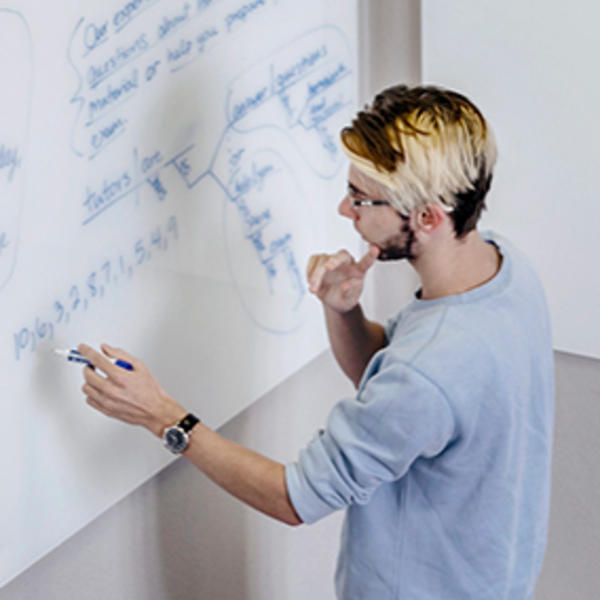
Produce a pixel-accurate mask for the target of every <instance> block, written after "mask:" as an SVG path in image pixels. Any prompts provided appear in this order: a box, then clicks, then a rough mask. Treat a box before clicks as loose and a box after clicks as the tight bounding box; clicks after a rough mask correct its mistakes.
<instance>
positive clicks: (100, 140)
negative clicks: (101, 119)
mask: <svg viewBox="0 0 600 600" xmlns="http://www.w3.org/2000/svg"><path fill="white" fill-rule="evenodd" d="M126 123H127V121H126V120H125V119H122V118H121V117H119V118H117V119H116V120H114V121H113V122H112V123H109V124H108V125H106V126H105V127H101V128H100V129H99V130H98V131H97V132H95V133H93V134H92V136H91V138H90V144H91V146H92V148H94V149H95V150H96V152H95V153H94V154H93V155H92V156H95V155H96V154H98V151H99V150H101V149H102V148H103V147H105V146H106V145H107V144H108V142H110V141H111V140H113V139H114V138H116V137H118V136H119V135H121V134H122V133H123V132H124V131H125V124H126Z"/></svg>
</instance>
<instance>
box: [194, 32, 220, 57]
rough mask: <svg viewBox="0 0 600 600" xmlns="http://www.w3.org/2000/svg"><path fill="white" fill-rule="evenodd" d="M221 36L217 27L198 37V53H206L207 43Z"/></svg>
mask: <svg viewBox="0 0 600 600" xmlns="http://www.w3.org/2000/svg"><path fill="white" fill-rule="evenodd" d="M218 35H219V32H218V30H217V29H216V28H215V27H209V28H208V29H205V30H204V31H203V32H202V33H200V34H198V35H197V36H196V51H197V52H199V53H202V52H204V50H205V49H206V43H207V42H208V41H209V40H211V39H213V38H215V37H217V36H218Z"/></svg>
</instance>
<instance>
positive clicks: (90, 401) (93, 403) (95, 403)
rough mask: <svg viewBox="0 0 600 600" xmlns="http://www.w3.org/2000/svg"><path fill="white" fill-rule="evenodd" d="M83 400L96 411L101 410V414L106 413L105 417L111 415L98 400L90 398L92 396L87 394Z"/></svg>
mask: <svg viewBox="0 0 600 600" xmlns="http://www.w3.org/2000/svg"><path fill="white" fill-rule="evenodd" d="M85 401H86V403H87V404H89V405H90V406H91V407H92V408H95V409H96V410H97V411H98V412H101V413H102V414H103V415H106V416H107V417H110V416H111V415H110V414H109V412H108V411H107V410H106V409H105V408H104V406H103V405H102V404H101V403H100V402H98V401H96V400H94V398H92V396H87V397H86V399H85Z"/></svg>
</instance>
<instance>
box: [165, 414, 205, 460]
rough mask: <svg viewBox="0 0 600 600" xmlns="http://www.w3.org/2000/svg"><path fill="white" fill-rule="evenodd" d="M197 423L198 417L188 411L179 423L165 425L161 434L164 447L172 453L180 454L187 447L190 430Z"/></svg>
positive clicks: (198, 421)
mask: <svg viewBox="0 0 600 600" xmlns="http://www.w3.org/2000/svg"><path fill="white" fill-rule="evenodd" d="M197 423H200V419H198V417H195V416H194V415H193V414H192V413H188V414H187V415H186V416H185V417H183V419H181V421H179V423H176V424H175V425H171V426H169V427H165V429H164V431H163V434H162V439H163V442H164V444H165V447H166V448H168V449H169V450H170V451H171V452H172V453H173V454H181V453H182V452H183V451H184V450H185V449H186V448H187V447H188V444H189V443H190V431H191V430H192V428H193V427H194V425H196V424H197Z"/></svg>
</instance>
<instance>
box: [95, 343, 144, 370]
mask: <svg viewBox="0 0 600 600" xmlns="http://www.w3.org/2000/svg"><path fill="white" fill-rule="evenodd" d="M100 348H101V349H102V352H104V354H106V356H108V357H110V358H118V359H120V360H124V361H125V362H128V363H130V364H131V365H133V366H134V367H136V366H137V367H139V366H140V365H141V364H142V361H141V360H140V359H139V358H136V357H135V356H133V355H132V354H129V352H125V350H123V349H122V348H115V347H114V346H109V345H108V344H100Z"/></svg>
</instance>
